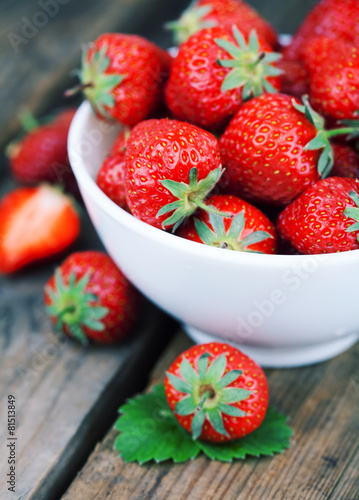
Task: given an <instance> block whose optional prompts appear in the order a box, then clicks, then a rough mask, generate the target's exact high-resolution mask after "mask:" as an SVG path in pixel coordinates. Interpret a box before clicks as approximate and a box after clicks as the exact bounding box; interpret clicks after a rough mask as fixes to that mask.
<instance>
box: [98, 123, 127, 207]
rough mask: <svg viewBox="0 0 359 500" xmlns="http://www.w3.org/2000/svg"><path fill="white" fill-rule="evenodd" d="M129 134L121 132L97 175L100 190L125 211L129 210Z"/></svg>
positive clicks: (125, 130) (124, 131)
mask: <svg viewBox="0 0 359 500" xmlns="http://www.w3.org/2000/svg"><path fill="white" fill-rule="evenodd" d="M129 134H130V130H129V129H124V130H123V131H121V133H120V134H119V136H118V137H117V139H116V141H115V142H114V144H113V146H112V149H111V152H110V155H109V156H108V157H107V158H106V159H105V160H104V162H103V164H102V166H101V168H100V170H99V173H98V175H97V185H98V186H99V188H100V189H101V190H102V191H103V192H104V193H105V194H106V195H107V196H108V197H109V198H110V199H111V200H112V201H113V202H114V203H116V205H118V206H120V207H121V208H124V209H125V210H128V207H127V202H126V193H125V155H126V143H127V140H128V137H129Z"/></svg>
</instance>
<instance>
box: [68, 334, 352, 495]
mask: <svg viewBox="0 0 359 500" xmlns="http://www.w3.org/2000/svg"><path fill="white" fill-rule="evenodd" d="M190 345H191V342H190V341H189V340H188V339H187V338H186V337H185V335H184V334H183V333H180V334H179V335H178V336H177V337H176V338H175V340H174V341H173V342H172V344H171V345H170V347H169V348H168V349H167V351H166V353H165V354H164V355H163V356H162V358H161V360H160V362H159V363H158V365H157V367H156V369H155V370H154V373H153V382H158V381H160V380H162V379H163V373H164V370H165V369H166V368H167V367H168V366H169V364H170V363H171V362H172V361H173V360H174V359H175V357H176V356H177V355H178V354H179V353H180V352H181V351H182V350H184V349H186V348H187V347H189V346H190ZM358 355H359V344H357V345H356V346H354V347H353V348H352V349H351V350H350V351H348V352H346V353H345V354H343V355H341V356H339V357H338V358H336V359H333V360H331V361H328V362H326V363H322V364H320V365H317V366H311V367H306V368H298V369H290V370H266V373H267V376H268V379H269V386H270V393H271V404H272V405H274V406H275V407H276V408H277V409H278V410H280V411H281V412H283V413H285V414H286V415H288V417H289V419H290V424H291V426H292V428H293V429H294V433H295V435H294V438H293V439H292V447H291V449H290V450H287V451H285V452H284V453H283V454H280V455H276V456H274V457H272V458H259V459H256V458H249V459H246V460H245V461H237V462H234V463H232V464H225V463H220V462H211V461H210V460H208V459H207V458H204V457H201V458H197V459H196V460H194V461H193V462H189V463H185V464H176V465H174V464H172V463H169V462H168V463H167V462H166V463H162V464H154V463H150V464H147V465H143V466H140V465H138V464H134V463H132V464H125V463H124V462H123V461H122V460H121V459H120V458H119V457H118V456H117V455H116V453H115V452H114V451H113V450H112V447H113V442H114V438H115V436H116V435H117V432H116V431H114V430H111V431H110V432H109V434H108V435H107V437H106V438H105V440H104V441H103V443H101V444H99V445H98V446H97V448H96V449H95V451H94V452H93V454H92V455H91V456H90V458H89V460H88V462H87V464H86V465H85V467H84V468H83V470H82V471H81V472H80V474H79V475H78V477H77V478H76V480H75V481H74V482H73V484H72V485H71V487H70V488H69V490H68V491H67V493H66V494H65V495H64V497H63V500H72V499H74V498H76V499H78V500H82V499H86V500H92V499H95V498H107V499H109V500H114V499H116V500H117V499H119V498H124V499H126V500H135V499H136V500H139V499H141V500H145V499H146V500H147V499H148V500H150V499H155V500H165V499H166V500H185V499H188V498H191V500H202V499H206V500H222V499H224V498H225V499H226V500H237V499H240V500H242V499H243V500H247V499H252V500H258V499H260V498H265V499H266V500H271V499H273V500H274V499H275V500H280V499H291V500H304V499H306V500H310V499H321V498H323V499H328V498H331V499H339V498H340V499H346V500H355V499H356V498H358V495H359V489H358V479H357V471H358V468H357V466H358V445H359V443H358V418H357V414H358V410H359V392H358V391H359V386H358V384H357V382H358V362H357V361H358Z"/></svg>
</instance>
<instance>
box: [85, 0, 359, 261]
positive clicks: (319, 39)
mask: <svg viewBox="0 0 359 500" xmlns="http://www.w3.org/2000/svg"><path fill="white" fill-rule="evenodd" d="M168 27H169V28H170V29H172V30H173V31H174V34H175V40H176V42H177V43H178V44H179V48H178V53H177V55H176V57H174V58H173V59H171V58H170V57H169V55H168V54H167V53H166V52H164V51H163V50H161V49H160V48H158V47H156V46H155V45H154V44H152V43H150V42H148V41H146V40H144V39H143V38H141V37H138V36H133V35H122V34H104V35H102V36H100V37H99V38H98V39H97V40H96V41H95V42H94V43H92V44H90V45H89V47H88V50H87V51H86V52H85V54H84V57H83V65H82V69H81V71H80V80H81V84H80V86H79V87H80V88H82V89H83V91H84V93H85V96H86V97H87V98H88V99H89V101H90V102H91V105H92V107H93V109H94V111H95V113H96V114H97V115H98V116H99V117H100V118H102V119H105V120H115V121H118V122H120V123H121V124H123V125H124V126H125V128H124V130H123V132H122V133H121V135H120V136H119V138H118V139H117V141H116V143H115V145H114V147H113V149H112V151H111V152H110V155H109V157H108V158H107V159H106V161H105V163H104V165H103V166H102V168H101V170H100V173H99V176H98V184H99V186H100V187H101V189H102V190H103V191H104V192H105V193H106V194H107V195H108V196H109V197H110V198H111V199H112V200H113V201H114V202H115V203H117V204H118V205H120V206H121V207H122V208H124V209H126V210H129V211H130V212H131V213H132V214H133V215H134V216H135V217H137V218H139V219H141V220H142V221H144V222H147V223H148V224H151V225H152V226H154V227H157V228H159V229H164V230H170V231H172V232H174V233H176V234H177V235H178V236H181V237H184V238H188V239H192V240H194V241H197V242H199V243H204V244H207V245H212V246H216V247H220V248H225V249H232V250H237V251H251V252H253V251H254V252H264V253H275V252H277V251H278V243H280V241H282V240H286V241H287V242H289V244H290V247H291V252H293V251H296V252H300V253H326V252H338V251H345V250H353V249H357V248H359V245H358V234H359V233H358V230H359V224H358V221H359V197H358V193H359V182H358V180H357V177H359V156H358V153H357V152H356V149H355V147H356V141H355V138H356V135H357V133H358V124H359V121H358V119H359V116H357V113H358V112H359V59H358V56H359V52H358V44H359V3H358V2H357V1H356V0H322V1H321V2H319V3H318V4H317V5H316V7H315V8H314V9H313V11H312V12H311V13H309V15H308V17H307V18H306V20H305V21H304V23H303V24H302V26H301V27H300V28H299V30H298V32H297V33H296V34H295V35H294V37H293V39H292V42H291V44H290V45H289V46H287V47H285V48H281V46H280V43H279V41H278V38H277V35H276V33H275V31H274V29H273V28H272V27H271V26H270V25H269V24H268V23H267V22H266V21H265V20H264V19H262V18H261V17H260V16H259V15H258V14H257V13H256V12H255V11H254V10H253V9H252V8H251V7H250V6H248V5H247V4H245V3H244V2H242V1H239V0H198V1H197V2H195V4H192V5H191V6H190V8H189V9H188V10H186V11H185V12H184V13H183V15H182V16H181V18H180V19H179V20H178V21H176V22H171V23H169V24H168ZM277 51H278V52H277ZM280 52H281V53H280ZM303 92H307V93H308V94H309V95H307V94H303V95H300V94H302V93H303ZM164 109H165V111H164ZM270 205H272V206H273V205H274V206H277V207H279V210H276V211H273V209H271V210H269V211H268V213H270V214H272V215H273V213H275V214H276V215H278V212H279V216H278V217H276V219H277V220H272V221H271V220H270V219H269V218H268V217H267V215H265V213H266V211H267V210H268V206H270ZM259 207H260V208H259ZM272 218H273V217H272ZM275 224H276V227H275ZM278 233H279V235H280V237H281V238H280V241H278V238H277V236H276V235H277V234H278Z"/></svg>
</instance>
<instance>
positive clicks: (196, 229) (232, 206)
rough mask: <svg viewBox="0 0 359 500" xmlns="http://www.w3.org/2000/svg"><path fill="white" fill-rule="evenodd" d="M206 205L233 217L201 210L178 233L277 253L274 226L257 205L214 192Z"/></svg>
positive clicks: (220, 244)
mask: <svg viewBox="0 0 359 500" xmlns="http://www.w3.org/2000/svg"><path fill="white" fill-rule="evenodd" d="M206 205H210V206H213V207H215V208H216V209H217V210H219V211H220V212H226V213H227V214H230V215H232V217H221V216H220V215H215V214H209V213H208V212H204V211H203V210H199V212H198V214H196V215H195V216H193V218H191V219H190V220H189V222H188V224H186V225H184V226H182V227H181V228H180V230H179V232H178V236H181V237H182V238H186V239H189V240H192V241H197V242H198V243H205V244H206V245H211V246H214V247H218V248H226V249H230V250H236V251H239V252H260V253H269V254H272V253H275V252H276V248H277V243H276V231H275V227H274V225H273V223H272V222H271V221H270V220H269V219H268V218H267V217H266V216H265V215H264V214H263V213H262V212H261V211H260V210H259V209H258V208H256V207H254V206H253V205H250V204H249V203H247V202H245V201H243V200H241V199H240V198H237V197H236V196H232V195H230V194H227V195H225V194H223V195H220V194H219V195H214V196H212V197H211V198H208V199H207V201H206Z"/></svg>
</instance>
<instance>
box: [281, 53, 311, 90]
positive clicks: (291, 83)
mask: <svg viewBox="0 0 359 500" xmlns="http://www.w3.org/2000/svg"><path fill="white" fill-rule="evenodd" d="M277 66H278V68H280V69H281V70H282V74H281V75H280V81H281V90H282V93H283V94H289V95H292V96H294V97H299V98H300V97H302V96H303V95H305V94H308V92H309V75H308V71H307V70H306V68H305V66H304V64H303V63H302V62H300V61H291V60H290V59H287V58H286V57H283V58H282V59H279V61H278V63H277Z"/></svg>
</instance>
